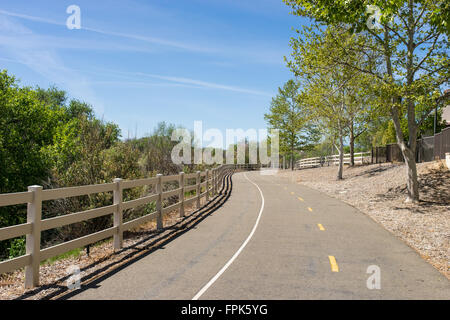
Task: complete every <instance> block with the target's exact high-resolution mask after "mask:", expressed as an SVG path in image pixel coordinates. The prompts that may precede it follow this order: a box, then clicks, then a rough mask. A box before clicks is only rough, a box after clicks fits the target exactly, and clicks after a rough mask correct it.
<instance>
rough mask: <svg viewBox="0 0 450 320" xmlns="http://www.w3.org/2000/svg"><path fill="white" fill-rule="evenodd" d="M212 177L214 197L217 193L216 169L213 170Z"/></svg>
mask: <svg viewBox="0 0 450 320" xmlns="http://www.w3.org/2000/svg"><path fill="white" fill-rule="evenodd" d="M211 179H212V182H211V184H212V186H211V187H212V195H213V197H214V196H215V195H216V169H212V170H211Z"/></svg>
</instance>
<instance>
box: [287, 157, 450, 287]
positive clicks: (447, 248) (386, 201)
mask: <svg viewBox="0 0 450 320" xmlns="http://www.w3.org/2000/svg"><path fill="white" fill-rule="evenodd" d="M418 173H419V184H420V196H421V201H420V202H419V203H418V204H409V203H405V201H404V200H405V199H406V167H405V165H403V164H375V165H368V166H357V167H354V168H347V167H346V168H345V170H344V179H343V180H341V181H337V179H336V175H337V167H323V168H314V169H305V170H299V171H295V172H294V173H292V172H287V171H284V172H281V173H280V174H281V175H284V176H290V177H293V178H294V179H296V180H297V182H298V183H301V184H303V185H306V186H308V187H311V188H313V189H316V190H319V191H322V192H324V193H326V194H328V195H330V196H333V197H335V198H338V199H340V200H343V201H345V202H347V203H349V204H351V205H353V206H355V207H356V208H358V209H359V210H361V211H362V212H364V213H365V214H367V215H368V216H370V217H371V218H373V219H374V220H375V221H376V222H378V223H379V224H381V225H382V226H383V227H384V228H386V229H387V230H389V231H391V232H392V233H393V234H395V235H396V236H398V237H399V238H401V239H402V240H403V241H405V242H406V243H407V244H408V245H409V246H411V247H412V248H414V249H415V250H416V251H417V252H419V254H420V255H421V256H422V258H424V259H425V260H427V261H428V262H429V263H431V264H432V265H433V266H434V267H435V268H436V269H438V270H439V271H440V272H441V273H443V274H444V275H445V276H446V277H447V278H448V279H450V171H449V170H448V169H447V167H446V166H445V165H444V164H443V162H441V161H435V162H429V163H420V164H418ZM292 175H293V176H292Z"/></svg>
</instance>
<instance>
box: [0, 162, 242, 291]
mask: <svg viewBox="0 0 450 320" xmlns="http://www.w3.org/2000/svg"><path fill="white" fill-rule="evenodd" d="M242 168H244V166H243V167H242ZM246 168H247V167H246ZM234 169H235V165H222V166H219V167H217V168H214V169H212V170H206V171H203V172H200V171H197V172H195V173H190V174H185V173H183V172H180V174H177V175H171V176H163V175H161V174H158V175H157V176H156V177H153V178H147V179H139V180H130V181H126V180H122V179H120V178H117V179H114V181H113V182H112V183H105V184H98V185H89V186H80V187H69V188H59V189H48V190H43V188H42V186H30V187H28V191H27V192H18V193H7V194H0V207H4V206H12V205H17V204H27V222H26V223H23V224H19V225H14V226H9V227H5V228H0V241H2V240H7V239H12V238H16V237H20V236H24V235H26V253H25V255H22V256H20V257H17V258H14V259H10V260H6V261H2V262H0V274H2V273H5V272H10V271H14V270H17V269H20V268H23V267H25V288H32V287H36V286H38V285H39V264H40V262H41V261H44V260H46V259H49V258H52V257H55V256H58V255H60V254H62V253H65V252H68V251H70V250H73V249H76V248H80V247H83V246H86V245H89V244H92V243H95V242H98V241H100V240H103V239H106V238H109V237H113V246H114V249H115V250H118V249H120V248H122V246H123V232H124V231H126V230H129V229H133V228H135V227H137V226H139V225H141V224H143V223H146V222H148V221H150V220H153V219H156V225H157V229H161V228H162V227H163V216H164V215H165V214H167V213H168V212H170V211H173V210H179V214H180V217H183V216H184V214H185V212H184V209H185V206H186V205H188V204H191V203H194V202H195V203H196V206H197V208H200V199H201V198H203V197H205V198H206V201H209V199H210V196H211V195H212V196H215V195H217V194H218V193H219V192H220V191H219V188H220V186H221V183H222V181H223V180H224V178H225V176H226V175H227V174H228V173H230V172H232V171H234ZM202 177H204V181H203V182H201V178H202ZM193 179H195V184H192V185H189V184H187V181H188V180H193ZM170 182H178V188H177V189H174V190H170V191H166V192H163V191H162V190H163V188H162V186H163V184H164V183H170ZM149 185H153V186H155V187H156V188H155V189H156V193H155V194H151V195H148V196H145V197H142V198H138V199H135V200H130V201H125V202H124V201H123V198H122V197H123V190H125V189H131V188H135V187H141V186H149ZM192 190H195V191H196V193H195V196H193V197H191V198H188V199H185V192H189V191H192ZM202 190H205V191H204V192H203V193H202V192H201V191H202ZM101 192H113V204H112V205H109V206H104V207H100V208H95V209H90V210H86V211H82V212H76V213H71V214H66V215H62V216H57V217H54V218H49V219H42V202H43V201H49V200H55V199H62V198H68V197H77V196H83V195H89V194H94V193H101ZM171 196H178V202H177V203H175V204H172V205H170V206H168V207H163V200H164V199H167V198H168V197H171ZM150 202H156V211H154V212H152V213H149V214H147V215H144V216H142V217H139V218H136V219H134V220H131V221H127V222H125V223H124V222H123V211H124V210H127V209H131V208H135V207H138V206H141V205H144V204H148V203H150ZM111 214H112V215H113V222H114V224H113V226H112V227H110V228H107V229H104V230H102V231H98V232H95V233H92V234H89V235H86V236H83V237H80V238H77V239H74V240H71V241H67V242H64V243H61V244H58V245H54V246H51V247H48V248H45V249H41V244H40V243H41V232H42V231H45V230H49V229H54V228H58V227H62V226H65V225H69V224H73V223H76V222H81V221H85V220H89V219H92V218H97V217H101V216H106V215H111Z"/></svg>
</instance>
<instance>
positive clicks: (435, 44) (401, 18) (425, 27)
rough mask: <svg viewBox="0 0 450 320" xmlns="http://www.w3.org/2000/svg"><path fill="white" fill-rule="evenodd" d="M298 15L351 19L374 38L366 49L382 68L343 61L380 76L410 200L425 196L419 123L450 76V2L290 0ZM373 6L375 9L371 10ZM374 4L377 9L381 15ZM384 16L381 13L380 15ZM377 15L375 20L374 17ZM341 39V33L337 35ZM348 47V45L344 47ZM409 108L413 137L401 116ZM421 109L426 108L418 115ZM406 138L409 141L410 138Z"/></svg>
mask: <svg viewBox="0 0 450 320" xmlns="http://www.w3.org/2000/svg"><path fill="white" fill-rule="evenodd" d="M284 2H285V3H286V4H288V5H289V6H291V7H292V8H293V10H294V11H293V12H294V14H296V15H300V16H306V17H309V18H312V19H315V20H316V21H319V22H322V23H325V24H328V25H336V24H342V23H343V24H346V25H348V30H349V31H351V32H356V33H360V34H362V35H364V36H366V37H368V38H370V39H371V40H373V44H374V45H371V46H368V47H365V46H361V48H360V50H361V51H363V52H367V51H369V52H370V51H372V52H373V51H376V52H378V53H379V54H380V55H381V56H382V57H383V61H382V62H381V63H380V65H379V68H377V69H376V70H373V69H366V68H360V66H358V65H354V64H351V63H348V61H342V63H343V64H344V65H347V66H349V67H351V68H354V69H355V70H358V71H360V72H364V73H366V74H369V75H371V76H373V77H374V79H376V80H377V81H378V82H379V85H378V91H379V92H380V96H379V103H380V105H382V106H384V107H385V108H386V109H387V110H388V111H389V112H390V114H391V117H392V119H393V122H394V127H395V132H396V140H397V143H398V145H399V147H400V149H401V151H402V154H403V157H404V159H405V163H406V165H407V190H408V196H407V201H408V202H410V201H414V202H415V201H418V200H419V188H418V180H417V168H416V162H415V152H416V139H417V133H418V128H419V127H420V125H421V123H422V121H424V119H426V118H427V117H428V115H429V114H430V112H431V109H432V108H433V105H434V103H435V101H436V98H437V97H438V96H439V95H440V89H441V86H442V84H443V83H445V82H447V81H448V78H449V73H450V68H449V59H448V34H449V32H450V28H449V23H448V22H449V21H450V4H449V2H448V1H444V0H441V1H437V0H393V1H385V0H374V1H371V3H370V5H372V7H370V6H369V3H368V2H367V1H362V0H361V1H356V0H355V1H347V0H334V1H329V0H284ZM368 9H369V10H368ZM370 9H375V13H376V14H375V15H374V14H373V12H372V11H371V10H370ZM378 17H379V18H378ZM374 21H375V23H374ZM336 42H337V44H339V39H336ZM342 50H345V47H342ZM403 114H405V117H406V119H407V125H408V138H407V139H404V136H403V132H402V128H401V117H402V115H403ZM418 114H420V115H419V116H418ZM405 140H406V142H405Z"/></svg>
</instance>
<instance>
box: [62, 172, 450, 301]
mask: <svg viewBox="0 0 450 320" xmlns="http://www.w3.org/2000/svg"><path fill="white" fill-rule="evenodd" d="M369 278H370V280H368V279H369ZM70 298H71V299H135V300H139V299H151V300H157V299H450V281H448V280H447V279H446V278H445V277H444V276H443V275H442V274H440V273H439V272H438V271H437V270H435V269H434V268H433V267H432V266H431V265H430V264H428V263H427V262H425V261H424V260H423V259H422V258H421V257H420V256H419V255H418V253H417V252H416V251H414V250H413V249H412V248H410V247H409V246H407V245H406V244H405V243H403V242H402V241H401V240H400V239H398V238H396V237H395V236H394V235H392V234H391V233H389V232H388V231H386V230H385V229H384V228H383V227H381V226H380V225H378V224H377V223H376V222H374V221H373V220H372V219H370V218H369V217H368V216H366V215H364V214H363V213H361V212H359V211H358V210H356V209H355V208H353V207H352V206H349V205H347V204H345V203H343V202H341V201H339V200H337V199H334V198H331V197H328V196H326V195H324V194H323V193H320V192H318V191H315V190H312V189H309V188H307V187H305V186H302V185H299V184H297V183H295V182H294V181H292V180H290V179H288V178H282V177H279V176H271V175H262V174H261V173H260V172H258V171H251V172H239V173H235V174H234V175H233V176H232V191H231V194H230V195H229V197H228V198H227V201H225V202H224V203H223V204H222V205H221V207H220V208H218V209H216V210H214V211H213V212H211V213H210V214H209V215H208V216H207V217H205V218H204V219H202V221H201V222H199V223H198V224H196V225H195V226H193V227H192V228H190V229H189V230H188V231H187V232H184V233H183V234H182V235H180V236H179V237H176V238H174V239H173V240H171V241H168V242H167V243H165V244H164V246H161V247H160V248H158V250H154V251H153V252H151V254H148V255H146V256H145V257H143V258H141V259H139V260H137V261H135V262H133V263H130V264H129V265H127V267H125V268H122V269H120V270H119V271H118V272H114V273H113V274H111V275H108V276H105V277H103V278H102V279H101V281H96V282H95V285H87V286H83V287H82V289H81V290H78V291H75V292H73V293H72V294H71V296H70Z"/></svg>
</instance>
